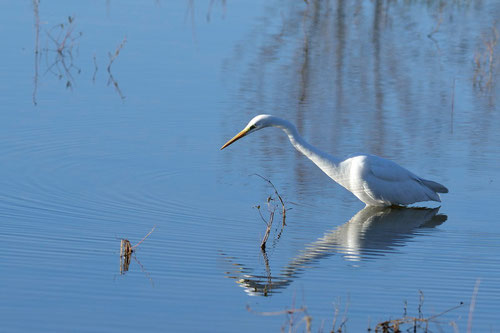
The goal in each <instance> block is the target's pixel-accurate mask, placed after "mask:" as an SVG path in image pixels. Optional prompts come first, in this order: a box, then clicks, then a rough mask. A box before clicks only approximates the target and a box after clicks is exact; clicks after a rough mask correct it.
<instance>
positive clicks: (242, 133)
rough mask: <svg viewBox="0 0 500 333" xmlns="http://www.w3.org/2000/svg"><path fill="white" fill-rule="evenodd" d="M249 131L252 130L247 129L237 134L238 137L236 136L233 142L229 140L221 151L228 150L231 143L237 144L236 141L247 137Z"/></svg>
mask: <svg viewBox="0 0 500 333" xmlns="http://www.w3.org/2000/svg"><path fill="white" fill-rule="evenodd" d="M249 130H250V129H249V128H245V129H243V131H241V132H239V133H238V134H236V135H235V136H234V138H232V139H231V140H229V141H228V142H226V143H225V144H224V146H222V147H221V149H220V150H222V149H224V148H226V147H227V146H229V145H230V144H231V143H233V142H235V141H238V140H239V139H241V138H242V137H244V136H245V135H247V133H248V131H249Z"/></svg>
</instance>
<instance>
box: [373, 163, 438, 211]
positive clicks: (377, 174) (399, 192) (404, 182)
mask: <svg viewBox="0 0 500 333" xmlns="http://www.w3.org/2000/svg"><path fill="white" fill-rule="evenodd" d="M363 173H364V177H363V178H364V180H365V181H364V183H363V186H364V188H365V191H366V193H367V194H369V195H370V196H371V197H372V198H373V199H375V200H381V201H384V202H386V203H391V204H399V205H407V204H411V203H414V202H419V201H428V200H434V201H440V199H439V196H438V195H437V194H436V193H435V192H434V191H432V190H431V189H430V188H428V187H427V186H425V185H424V184H422V182H421V180H420V178H419V177H418V176H416V175H415V174H413V173H412V172H410V171H409V170H407V169H405V168H403V167H402V166H400V165H398V164H396V163H394V162H393V161H390V160H387V159H385V158H381V157H378V156H373V155H368V156H367V157H366V159H365V162H364V170H363Z"/></svg>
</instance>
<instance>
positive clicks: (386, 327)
mask: <svg viewBox="0 0 500 333" xmlns="http://www.w3.org/2000/svg"><path fill="white" fill-rule="evenodd" d="M423 303H424V294H423V292H422V291H420V301H419V305H418V317H411V316H408V315H406V303H405V313H404V316H403V317H402V318H397V319H392V320H386V321H383V322H381V323H378V324H377V326H375V332H383V333H397V332H403V331H404V330H406V331H411V332H420V331H421V330H423V331H424V332H428V331H429V323H431V322H435V323H436V324H437V322H436V321H435V319H436V318H438V317H440V316H442V315H444V314H445V313H448V312H450V311H453V310H455V309H458V308H459V307H461V306H462V305H463V304H464V303H463V302H460V304H458V305H455V306H453V307H451V308H449V309H447V310H445V311H443V312H440V313H438V314H436V315H433V316H430V317H428V318H425V317H424V315H423V312H422V306H423ZM408 324H409V325H411V326H410V327H402V326H403V325H408ZM417 330H418V331H417Z"/></svg>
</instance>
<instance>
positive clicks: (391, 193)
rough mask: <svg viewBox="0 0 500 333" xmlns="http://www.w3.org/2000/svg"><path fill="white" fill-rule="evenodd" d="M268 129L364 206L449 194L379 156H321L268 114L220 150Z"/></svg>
mask: <svg viewBox="0 0 500 333" xmlns="http://www.w3.org/2000/svg"><path fill="white" fill-rule="evenodd" d="M271 126H272V127H278V128H281V129H282V130H283V131H284V132H285V133H286V134H287V135H288V138H289V139H290V142H291V143H292V145H293V146H294V147H295V148H296V149H297V150H298V151H299V152H301V153H302V154H304V155H305V156H306V157H307V158H309V159H310V160H311V161H312V162H313V163H314V164H316V165H317V166H318V167H319V168H320V169H321V170H323V172H324V173H326V174H327V175H328V176H329V177H330V178H332V179H333V180H334V181H336V182H337V183H339V184H340V185H342V186H343V187H344V188H346V189H347V190H348V191H350V192H352V194H354V195H355V196H356V197H357V198H358V199H359V200H361V201H362V202H364V203H365V204H366V205H367V206H393V205H397V206H400V205H409V204H412V203H414V202H420V201H439V202H440V201H441V200H440V198H439V194H438V193H448V189H447V188H446V187H445V186H443V185H441V184H439V183H436V182H433V181H431V180H426V179H423V178H420V177H418V176H416V175H415V174H413V173H412V172H410V171H409V170H407V169H405V168H403V167H402V166H400V165H398V164H396V163H395V162H393V161H390V160H387V159H385V158H382V157H378V156H375V155H365V154H356V155H351V156H349V157H348V158H346V159H340V158H337V157H334V156H332V155H329V154H327V153H324V152H322V151H321V150H319V149H317V148H315V147H314V146H312V145H311V144H309V143H307V142H306V141H305V140H304V139H303V138H302V137H301V136H300V135H299V132H298V131H297V128H296V127H295V126H294V125H293V124H292V123H290V122H289V121H287V120H285V119H281V118H278V117H275V116H271V115H264V114H262V115H258V116H256V117H254V118H253V119H252V120H250V122H249V123H248V125H247V126H246V127H245V128H244V129H243V130H242V131H241V132H239V133H238V134H237V135H236V136H235V137H234V138H232V139H231V140H229V141H228V142H226V144H224V145H223V146H222V148H221V150H222V149H224V148H226V147H227V146H229V145H230V144H232V143H233V142H235V141H236V140H239V139H241V138H242V137H244V136H246V135H247V134H250V133H253V132H255V131H258V130H260V129H263V128H265V127H271Z"/></svg>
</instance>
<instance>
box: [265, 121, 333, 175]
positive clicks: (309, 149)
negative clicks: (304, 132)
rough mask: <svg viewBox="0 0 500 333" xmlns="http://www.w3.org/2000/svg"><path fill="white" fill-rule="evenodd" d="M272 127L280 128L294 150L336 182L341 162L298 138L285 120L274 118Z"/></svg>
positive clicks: (293, 127) (296, 133)
mask: <svg viewBox="0 0 500 333" xmlns="http://www.w3.org/2000/svg"><path fill="white" fill-rule="evenodd" d="M274 126H276V127H278V128H281V129H282V130H283V131H284V132H285V133H286V134H287V135H288V139H290V142H291V144H292V145H293V146H294V147H295V149H297V150H298V151H299V152H301V153H302V154H304V155H305V156H306V157H307V158H309V159H310V160H311V161H312V162H313V163H314V164H316V165H317V166H318V167H319V168H320V169H321V170H323V172H324V173H326V174H327V175H328V176H330V177H331V178H333V179H334V180H336V181H338V179H339V177H340V167H339V164H340V162H341V160H340V159H339V158H337V157H334V156H332V155H329V154H327V153H325V152H322V151H321V150H319V149H317V148H316V147H314V146H312V145H311V144H309V143H308V142H307V141H306V140H304V138H302V137H301V136H300V134H299V132H298V131H297V128H296V127H295V126H294V125H293V124H292V123H290V122H289V121H287V120H284V119H281V118H276V120H275V125H274Z"/></svg>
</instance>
